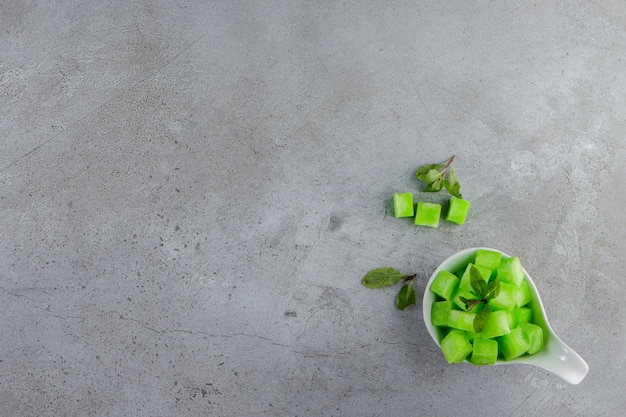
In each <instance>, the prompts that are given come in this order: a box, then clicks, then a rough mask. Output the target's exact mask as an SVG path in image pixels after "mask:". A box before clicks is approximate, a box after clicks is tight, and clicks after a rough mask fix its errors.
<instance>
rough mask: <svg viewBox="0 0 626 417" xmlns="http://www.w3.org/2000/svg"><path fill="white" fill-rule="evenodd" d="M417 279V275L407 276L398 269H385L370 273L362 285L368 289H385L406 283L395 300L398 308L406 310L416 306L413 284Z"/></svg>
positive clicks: (362, 280) (374, 270)
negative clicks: (412, 305) (413, 305)
mask: <svg viewBox="0 0 626 417" xmlns="http://www.w3.org/2000/svg"><path fill="white" fill-rule="evenodd" d="M416 277H417V274H409V275H406V274H402V273H401V272H400V271H399V270H397V269H396V268H390V267H383V268H376V269H372V270H371V271H369V272H368V273H367V274H365V276H364V277H363V278H362V279H361V283H362V284H363V285H364V286H366V287H367V288H383V287H390V286H393V285H396V284H398V283H400V282H401V281H402V282H404V285H402V287H401V288H400V291H399V292H398V295H396V300H395V304H396V308H397V309H398V310H404V309H405V308H407V307H408V306H410V305H411V304H415V290H414V289H413V286H412V285H411V284H412V283H413V280H414V279H415V278H416Z"/></svg>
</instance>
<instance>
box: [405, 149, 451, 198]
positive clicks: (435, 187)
mask: <svg viewBox="0 0 626 417" xmlns="http://www.w3.org/2000/svg"><path fill="white" fill-rule="evenodd" d="M415 176H416V177H417V179H418V180H420V181H422V182H423V183H424V184H426V188H425V189H424V191H425V192H431V193H432V192H435V193H436V192H439V191H441V190H442V189H444V188H445V189H446V191H448V193H450V195H452V196H454V197H458V198H462V197H461V185H460V184H459V182H458V180H457V179H456V175H455V174H454V155H453V156H452V157H451V158H450V159H448V160H447V161H445V162H444V163H442V164H425V165H422V166H421V167H419V168H418V169H417V171H416V172H415Z"/></svg>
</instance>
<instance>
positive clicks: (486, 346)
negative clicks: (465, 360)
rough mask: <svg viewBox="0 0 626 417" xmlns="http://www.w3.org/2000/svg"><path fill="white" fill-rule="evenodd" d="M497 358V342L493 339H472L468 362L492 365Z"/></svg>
mask: <svg viewBox="0 0 626 417" xmlns="http://www.w3.org/2000/svg"><path fill="white" fill-rule="evenodd" d="M496 359H498V342H497V341H496V340H494V339H480V338H477V339H474V347H473V351H472V356H471V358H470V362H471V363H473V364H474V365H493V364H494V363H496Z"/></svg>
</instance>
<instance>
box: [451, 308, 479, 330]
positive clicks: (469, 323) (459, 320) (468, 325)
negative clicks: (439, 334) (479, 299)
mask: <svg viewBox="0 0 626 417" xmlns="http://www.w3.org/2000/svg"><path fill="white" fill-rule="evenodd" d="M475 318H476V314H474V313H469V312H467V311H461V310H451V311H450V314H449V315H448V327H452V328H453V329H458V330H465V331H468V332H473V331H474V319H475Z"/></svg>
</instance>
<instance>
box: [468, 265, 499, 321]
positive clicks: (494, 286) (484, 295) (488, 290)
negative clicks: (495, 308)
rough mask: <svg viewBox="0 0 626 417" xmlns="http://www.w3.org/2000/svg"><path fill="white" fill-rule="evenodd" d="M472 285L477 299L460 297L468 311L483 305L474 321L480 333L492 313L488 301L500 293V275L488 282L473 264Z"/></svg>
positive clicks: (471, 270)
mask: <svg viewBox="0 0 626 417" xmlns="http://www.w3.org/2000/svg"><path fill="white" fill-rule="evenodd" d="M470 285H471V286H472V292H473V293H474V294H475V295H476V297H477V299H467V298H465V297H459V299H460V300H461V302H462V303H464V304H465V308H466V309H467V311H472V310H474V309H475V308H477V307H478V306H480V305H482V309H481V310H480V311H479V312H478V313H477V314H476V317H475V318H474V322H473V323H472V324H473V325H474V331H475V332H476V333H480V332H482V331H483V329H484V328H485V326H486V325H487V322H488V321H489V316H490V315H491V306H490V305H489V304H488V303H487V301H488V300H490V299H492V298H496V297H497V296H498V294H500V277H498V276H496V277H495V278H494V279H493V280H492V281H490V282H486V281H485V280H484V279H483V277H482V275H481V274H480V271H479V270H478V268H476V267H475V266H474V265H472V266H471V267H470Z"/></svg>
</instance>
